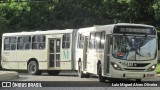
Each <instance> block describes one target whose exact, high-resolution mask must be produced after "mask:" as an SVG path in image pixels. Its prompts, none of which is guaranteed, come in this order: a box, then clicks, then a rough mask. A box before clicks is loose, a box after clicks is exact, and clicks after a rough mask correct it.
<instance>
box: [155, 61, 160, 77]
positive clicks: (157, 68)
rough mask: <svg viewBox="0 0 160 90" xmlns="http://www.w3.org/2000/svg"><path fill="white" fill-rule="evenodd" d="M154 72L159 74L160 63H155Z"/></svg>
mask: <svg viewBox="0 0 160 90" xmlns="http://www.w3.org/2000/svg"><path fill="white" fill-rule="evenodd" d="M156 72H157V73H158V74H160V63H158V64H157V67H156Z"/></svg>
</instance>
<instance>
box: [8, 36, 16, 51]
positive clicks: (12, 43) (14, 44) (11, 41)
mask: <svg viewBox="0 0 160 90" xmlns="http://www.w3.org/2000/svg"><path fill="white" fill-rule="evenodd" d="M16 41H17V38H16V37H10V40H9V43H10V45H11V46H10V47H11V50H16Z"/></svg>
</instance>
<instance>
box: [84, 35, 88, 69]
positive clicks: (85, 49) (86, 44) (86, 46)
mask: <svg viewBox="0 0 160 90" xmlns="http://www.w3.org/2000/svg"><path fill="white" fill-rule="evenodd" d="M83 49H84V50H83V70H87V50H88V37H86V36H85V39H84V48H83Z"/></svg>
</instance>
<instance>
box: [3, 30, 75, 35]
mask: <svg viewBox="0 0 160 90" xmlns="http://www.w3.org/2000/svg"><path fill="white" fill-rule="evenodd" d="M73 30H74V29H65V30H47V31H32V32H16V33H4V34H3V36H16V35H17V36H22V35H46V34H65V33H72V32H73Z"/></svg>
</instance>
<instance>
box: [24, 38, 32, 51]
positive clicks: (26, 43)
mask: <svg viewBox="0 0 160 90" xmlns="http://www.w3.org/2000/svg"><path fill="white" fill-rule="evenodd" d="M23 42H24V49H30V48H31V37H30V36H26V37H23Z"/></svg>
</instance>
